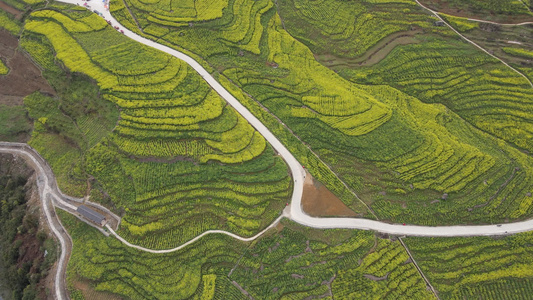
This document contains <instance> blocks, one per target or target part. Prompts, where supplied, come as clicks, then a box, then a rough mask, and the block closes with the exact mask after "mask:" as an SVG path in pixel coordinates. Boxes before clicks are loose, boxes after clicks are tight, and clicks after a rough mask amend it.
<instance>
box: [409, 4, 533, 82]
mask: <svg viewBox="0 0 533 300" xmlns="http://www.w3.org/2000/svg"><path fill="white" fill-rule="evenodd" d="M415 1H416V3H418V5H420V6H421V7H422V8H424V9H425V10H427V11H429V12H431V13H432V14H433V15H434V16H435V17H437V18H438V19H439V20H440V21H442V22H443V23H444V24H446V26H448V27H449V28H450V29H451V30H453V32H455V33H456V34H457V35H459V36H460V37H461V38H463V39H464V40H465V41H467V42H469V43H470V44H472V45H474V46H476V47H477V48H478V49H480V50H481V51H483V52H485V53H486V54H488V55H490V56H491V57H493V58H495V59H497V60H499V61H500V62H501V63H502V64H504V65H506V66H507V67H508V68H509V69H511V70H513V71H515V72H516V73H517V74H519V75H520V76H522V77H524V79H525V80H527V82H528V83H529V85H530V86H531V87H532V88H533V82H531V80H529V78H528V77H527V76H526V75H524V74H522V73H521V72H520V71H518V70H517V69H515V68H513V67H511V66H510V65H509V64H508V63H506V62H505V61H503V60H502V59H500V58H498V57H496V56H495V55H494V54H492V53H490V52H489V51H487V50H485V49H484V48H483V47H481V46H479V45H478V44H476V43H474V42H472V41H471V40H469V39H468V38H466V37H465V36H464V35H462V34H461V33H459V31H457V30H455V28H453V26H451V25H450V24H448V22H446V21H445V20H444V19H443V18H442V17H441V16H440V15H439V13H438V12H436V11H434V10H431V9H429V8H427V7H425V6H424V5H422V4H421V3H420V2H419V1H418V0H415Z"/></svg>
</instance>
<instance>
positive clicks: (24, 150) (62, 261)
mask: <svg viewBox="0 0 533 300" xmlns="http://www.w3.org/2000/svg"><path fill="white" fill-rule="evenodd" d="M32 150H33V149H32V148H30V147H29V146H28V145H26V144H18V143H5V142H0V152H3V153H9V154H13V155H22V156H23V157H24V158H25V159H26V161H28V162H29V163H31V164H32V165H33V167H34V169H35V172H36V173H37V176H38V178H37V186H38V188H39V195H40V198H41V206H42V209H43V211H44V215H45V217H46V221H47V223H48V226H49V227H50V230H51V231H52V233H53V234H54V235H55V236H56V238H57V239H58V240H59V244H60V246H61V254H60V256H59V261H58V263H57V272H56V276H55V280H54V291H55V297H56V299H58V300H63V299H69V297H68V294H67V289H66V284H65V282H66V276H65V275H66V274H65V272H66V265H67V262H68V259H67V255H70V253H69V251H67V248H72V240H71V239H70V236H69V235H68V233H67V231H66V230H65V228H64V227H63V225H62V224H61V222H60V221H59V219H58V218H57V215H56V214H55V211H53V209H51V208H50V206H52V207H54V206H53V200H52V196H56V197H57V195H56V193H55V191H54V189H53V188H52V187H51V185H52V186H53V185H55V180H53V183H51V180H50V179H49V178H48V176H49V174H48V173H47V172H45V167H44V166H43V163H44V161H41V160H39V159H38V158H39V156H38V155H37V156H36V155H35V153H33V151H34V150H33V151H32ZM52 211H53V212H52Z"/></svg>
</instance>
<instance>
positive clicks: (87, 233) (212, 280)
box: [59, 211, 434, 299]
mask: <svg viewBox="0 0 533 300" xmlns="http://www.w3.org/2000/svg"><path fill="white" fill-rule="evenodd" d="M59 214H60V216H61V220H62V222H63V223H64V224H65V225H66V226H67V228H68V230H69V232H70V233H71V234H72V236H73V237H74V247H73V249H74V250H73V251H74V252H73V254H72V258H71V261H70V263H69V268H68V272H69V274H68V278H69V282H68V284H69V286H70V289H71V291H72V292H71V295H75V294H80V292H78V291H76V290H75V289H74V282H73V280H75V278H77V277H79V276H81V277H83V278H86V279H89V280H91V282H92V283H93V285H92V287H91V289H94V290H96V291H102V292H112V293H115V294H117V295H119V296H122V297H127V298H128V299H191V298H192V299H249V298H248V297H247V295H249V296H251V297H253V298H256V299H257V298H261V299H303V298H306V297H320V296H322V297H325V298H326V299H331V297H335V298H341V299H344V298H350V299H359V298H360V297H363V298H364V299H433V298H434V296H433V294H432V293H431V292H430V291H428V290H426V286H425V283H424V281H423V279H422V277H421V276H420V275H419V273H418V272H417V271H416V269H415V267H414V265H413V263H412V262H410V260H409V259H408V256H407V254H406V252H405V250H404V249H403V248H402V246H401V245H400V243H399V242H398V241H394V242H393V241H390V240H382V239H378V238H376V237H375V236H374V234H373V233H371V232H368V231H354V230H325V231H320V230H313V229H308V228H305V227H301V226H298V225H296V224H293V223H291V222H289V221H286V222H285V221H284V222H283V225H282V226H280V227H278V229H275V230H272V231H271V232H270V233H268V234H267V235H266V236H264V237H261V238H260V239H259V240H258V241H256V242H253V243H244V242H241V241H235V240H234V239H232V238H230V237H227V236H224V235H208V236H206V237H204V238H202V239H201V240H199V241H197V242H195V243H194V244H193V245H191V246H189V247H187V248H186V249H182V250H180V251H176V252H173V253H169V254H151V253H146V252H142V251H138V250H136V249H132V248H129V247H127V246H124V245H123V244H121V243H120V242H119V241H118V240H116V239H110V238H105V237H104V236H103V235H101V234H99V233H98V232H96V231H95V230H92V229H91V228H90V227H88V226H87V225H86V224H83V223H81V222H77V221H76V219H75V218H74V217H73V216H71V215H68V214H66V213H64V212H61V211H60V212H59ZM78 297H79V296H78ZM75 299H77V298H75ZM80 299H81V298H80Z"/></svg>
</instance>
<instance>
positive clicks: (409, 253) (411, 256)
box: [398, 237, 440, 300]
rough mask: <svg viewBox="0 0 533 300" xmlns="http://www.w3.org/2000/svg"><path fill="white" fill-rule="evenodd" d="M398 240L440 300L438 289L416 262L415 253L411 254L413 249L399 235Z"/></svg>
mask: <svg viewBox="0 0 533 300" xmlns="http://www.w3.org/2000/svg"><path fill="white" fill-rule="evenodd" d="M398 240H399V241H400V244H402V246H403V247H404V248H405V251H407V255H409V258H411V261H412V262H413V264H414V265H415V267H416V269H417V270H418V273H420V275H422V278H423V279H424V281H425V282H426V284H427V285H428V286H429V288H430V289H431V291H432V292H433V294H434V295H435V297H437V300H440V298H439V294H438V293H437V290H435V288H434V287H433V286H432V285H431V283H430V282H429V279H427V277H426V275H424V272H422V269H420V267H419V266H418V264H417V263H416V260H415V258H414V257H413V255H412V254H411V251H409V248H407V245H405V243H404V242H403V241H402V238H401V237H398Z"/></svg>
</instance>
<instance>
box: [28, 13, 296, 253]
mask: <svg viewBox="0 0 533 300" xmlns="http://www.w3.org/2000/svg"><path fill="white" fill-rule="evenodd" d="M59 8H61V11H57V10H40V11H36V12H34V13H32V14H31V16H30V20H28V21H27V22H26V25H25V37H24V39H23V45H25V49H26V50H27V51H28V52H29V53H30V54H31V55H32V56H33V57H34V58H35V59H36V60H37V61H38V62H39V63H40V64H41V65H43V66H49V67H50V69H51V70H56V72H58V73H60V72H63V71H61V69H60V68H58V67H57V66H55V65H54V62H53V56H51V55H50V50H48V48H47V47H46V45H49V46H50V47H51V49H53V51H54V52H55V53H56V59H57V60H59V61H60V62H61V63H62V64H63V65H64V66H65V67H66V68H67V69H68V72H76V73H74V74H73V76H74V77H80V79H79V80H80V84H78V83H77V82H76V83H75V84H74V83H72V84H69V85H68V86H67V87H66V89H67V92H70V95H69V96H67V95H61V100H60V101H59V103H58V101H57V100H55V99H52V98H49V97H45V96H43V95H39V94H34V95H32V96H31V97H28V98H27V99H26V105H27V107H28V109H29V111H30V116H31V117H32V118H33V119H35V120H36V126H37V128H36V130H35V131H34V137H33V138H32V140H31V141H30V144H31V145H32V146H34V147H36V148H37V150H39V151H40V152H41V153H43V156H44V157H45V158H46V159H47V160H48V161H49V162H50V163H51V165H52V167H53V168H54V170H55V171H56V173H58V174H61V175H63V176H64V177H69V178H72V179H73V180H72V181H73V182H76V181H77V183H78V184H77V185H73V186H72V187H71V189H70V190H66V189H65V191H66V192H74V194H78V195H80V194H85V193H86V191H85V190H86V189H87V185H85V184H83V181H82V180H85V181H88V182H89V184H90V183H91V182H90V181H91V180H90V177H89V174H90V176H94V178H95V179H96V180H97V181H98V184H99V185H101V189H102V191H105V193H107V194H108V195H109V197H110V199H111V201H112V202H113V204H114V205H115V206H116V207H117V208H123V209H124V211H125V216H124V218H123V220H122V223H121V225H122V226H121V229H120V231H119V233H120V234H121V235H123V236H125V237H126V238H127V239H128V240H130V241H131V242H133V243H137V244H142V245H144V246H146V247H150V248H169V247H174V246H176V245H179V244H181V243H183V242H185V241H187V240H189V239H191V238H193V237H195V236H196V235H198V234H200V233H202V232H204V231H206V230H209V229H225V230H230V231H232V232H234V233H236V234H239V235H245V236H250V235H253V234H255V233H256V232H257V231H259V230H260V229H262V228H264V227H266V226H267V225H268V224H270V223H271V222H272V221H273V220H274V219H275V218H277V217H278V215H279V214H280V212H281V210H282V207H284V206H285V202H287V199H288V198H289V196H290V193H291V191H292V188H291V180H290V177H289V174H288V172H287V168H286V166H285V164H284V162H283V160H282V159H281V158H280V157H278V156H277V155H276V154H275V153H274V151H273V150H272V148H271V147H270V146H269V145H268V144H267V143H266V141H265V140H264V138H263V137H262V136H261V135H260V134H258V133H257V132H256V131H255V129H253V127H252V126H251V125H250V124H248V123H247V122H246V121H245V120H244V119H243V118H242V117H241V116H240V115H238V114H237V113H236V112H235V111H234V110H233V109H232V108H231V107H229V106H228V105H227V104H226V102H225V101H224V100H222V99H221V98H220V97H219V96H218V95H217V94H216V92H214V91H213V90H212V89H210V88H209V86H208V85H207V84H206V83H205V82H204V81H203V80H202V79H201V77H200V76H199V75H197V73H195V72H194V71H193V70H192V69H191V68H190V67H189V66H188V65H187V64H185V63H184V62H182V61H180V60H178V59H176V58H174V57H171V56H169V55H166V54H165V53H163V52H160V51H157V50H154V49H152V48H149V47H146V46H144V45H140V44H137V43H135V42H133V41H132V40H130V39H128V38H126V37H124V36H123V35H121V34H120V33H118V32H117V31H115V30H114V29H112V28H111V27H110V26H108V25H107V23H106V22H105V21H104V20H102V19H101V18H100V17H96V15H95V14H92V13H90V12H86V11H85V10H84V9H81V8H77V7H69V6H64V7H63V6H59ZM37 44H43V45H45V46H42V47H39V46H37ZM79 73H82V74H84V75H85V76H88V77H90V78H91V79H92V80H95V81H96V83H97V85H98V87H95V86H94V85H92V84H90V83H88V82H87V80H85V83H81V81H83V80H84V79H83V77H84V76H80V75H76V74H79ZM56 77H57V76H56ZM57 84H58V85H59V84H60V82H57ZM78 86H82V87H85V89H84V90H81V89H80V88H78ZM98 95H101V97H102V98H103V99H105V100H108V101H109V102H107V101H103V100H102V99H101V98H100V97H98ZM87 98H88V99H87ZM67 99H68V100H67ZM67 101H69V102H67ZM111 103H113V104H114V105H116V106H117V107H118V109H119V111H120V117H119V120H118V121H117V116H116V113H115V110H114V109H113V106H112V105H111ZM80 112H84V113H80ZM91 112H94V113H91ZM65 116H68V118H65ZM69 178H59V180H60V183H61V182H62V181H63V183H64V182H66V181H68V179H69ZM84 178H85V179H84ZM63 187H66V186H65V185H64V186H63ZM95 194H96V197H97V198H96V199H99V198H102V195H98V194H103V193H102V192H98V191H94V192H92V191H91V196H93V195H95Z"/></svg>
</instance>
